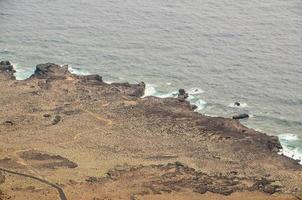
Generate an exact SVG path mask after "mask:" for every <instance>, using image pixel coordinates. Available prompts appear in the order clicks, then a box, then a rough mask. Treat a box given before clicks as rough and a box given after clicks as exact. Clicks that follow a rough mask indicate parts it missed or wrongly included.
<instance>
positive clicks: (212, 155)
mask: <svg viewBox="0 0 302 200" xmlns="http://www.w3.org/2000/svg"><path fill="white" fill-rule="evenodd" d="M14 73H15V70H14V68H13V66H12V65H11V63H10V62H9V61H2V62H0V94H1V96H0V199H1V200H6V199H46V200H48V199H60V198H61V199H62V198H66V199H91V200H92V199H94V200H96V199H107V200H108V199H112V200H113V199H161V198H162V199H169V198H172V197H173V198H174V199H240V198H242V197H246V196H247V195H248V196H250V197H253V198H252V199H302V166H301V165H299V164H298V161H296V160H293V159H290V158H287V157H285V156H283V155H279V154H278V152H279V151H280V150H281V149H282V146H281V145H280V143H279V141H278V138H277V137H275V136H269V135H267V134H264V133H261V132H258V131H255V130H253V129H249V128H247V127H245V126H243V125H242V124H240V122H239V121H238V120H236V118H234V119H227V118H222V117H208V116H204V115H202V114H199V113H197V112H194V109H196V107H195V106H194V105H191V104H190V103H189V102H188V101H186V97H187V94H186V92H185V91H184V90H180V91H179V96H178V98H162V99H161V98H157V97H144V98H142V97H143V96H144V91H145V84H144V83H143V82H141V83H138V84H129V83H112V84H107V83H105V82H104V81H103V80H102V77H101V76H100V75H86V76H83V75H76V74H72V73H70V71H69V70H68V66H59V65H56V64H53V63H46V64H40V65H37V66H36V70H35V72H34V74H33V75H32V76H31V77H30V78H28V79H25V80H22V81H18V80H16V78H15V76H14ZM1 169H2V170H1ZM5 170H6V171H5ZM9 171H13V172H17V173H20V174H25V175H28V177H18V175H17V174H12V173H11V174H10V173H9ZM19 176H20V175H19ZM30 177H36V178H37V179H34V178H30ZM31 179H33V180H31ZM41 180H42V181H41ZM43 181H45V182H47V183H50V184H45V182H44V183H43ZM52 184H53V188H52V186H51V185H52ZM56 187H57V188H56ZM58 188H59V190H58ZM56 189H57V190H58V191H61V190H62V192H64V195H63V196H65V197H63V196H62V194H58V192H57V191H56ZM89 191H91V192H89Z"/></svg>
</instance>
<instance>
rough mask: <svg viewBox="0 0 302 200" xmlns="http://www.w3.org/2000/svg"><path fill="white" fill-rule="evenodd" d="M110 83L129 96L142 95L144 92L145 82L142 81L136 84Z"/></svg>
mask: <svg viewBox="0 0 302 200" xmlns="http://www.w3.org/2000/svg"><path fill="white" fill-rule="evenodd" d="M111 85H113V86H116V89H118V91H121V92H122V93H125V94H126V95H129V96H131V97H142V96H144V94H145V88H146V84H145V83H144V82H140V83H138V84H130V83H112V84H111Z"/></svg>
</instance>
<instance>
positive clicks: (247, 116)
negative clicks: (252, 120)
mask: <svg viewBox="0 0 302 200" xmlns="http://www.w3.org/2000/svg"><path fill="white" fill-rule="evenodd" d="M249 117H250V116H249V115H248V114H246V113H244V114H239V115H234V116H233V119H246V118H249Z"/></svg>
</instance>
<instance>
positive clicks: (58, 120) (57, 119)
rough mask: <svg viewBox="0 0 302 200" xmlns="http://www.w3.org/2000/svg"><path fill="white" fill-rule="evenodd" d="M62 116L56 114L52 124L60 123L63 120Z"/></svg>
mask: <svg viewBox="0 0 302 200" xmlns="http://www.w3.org/2000/svg"><path fill="white" fill-rule="evenodd" d="M61 119H62V117H61V116H60V115H56V116H55V117H54V118H53V120H52V121H51V124H52V125H56V124H57V123H59V122H60V121H61Z"/></svg>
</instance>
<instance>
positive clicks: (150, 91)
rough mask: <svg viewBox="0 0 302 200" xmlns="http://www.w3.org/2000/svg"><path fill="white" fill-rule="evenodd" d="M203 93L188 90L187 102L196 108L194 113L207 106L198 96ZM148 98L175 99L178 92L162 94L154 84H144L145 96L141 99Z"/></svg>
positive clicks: (196, 90)
mask: <svg viewBox="0 0 302 200" xmlns="http://www.w3.org/2000/svg"><path fill="white" fill-rule="evenodd" d="M203 92H204V91H203V90H202V89H200V88H191V89H189V90H188V94H189V97H188V99H187V100H188V101H189V102H190V103H191V104H194V105H196V106H197V109H196V111H201V110H202V109H204V108H205V106H206V105H207V103H206V102H205V101H204V100H202V99H201V98H200V97H199V96H198V95H199V94H202V93H203ZM148 96H155V97H159V98H168V97H172V98H176V97H177V96H178V91H171V92H162V91H160V90H158V89H157V86H156V85H155V84H146V88H145V95H144V96H143V97H142V98H144V97H148Z"/></svg>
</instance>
